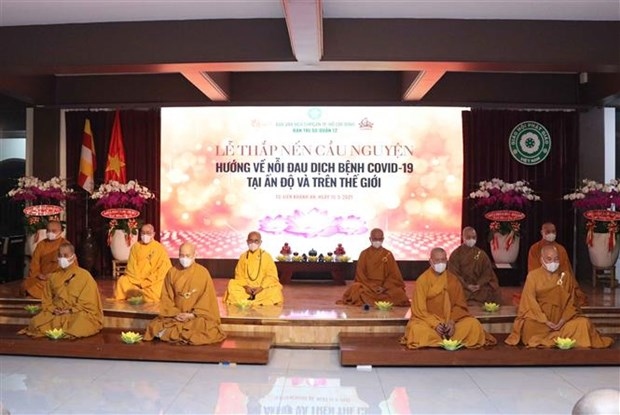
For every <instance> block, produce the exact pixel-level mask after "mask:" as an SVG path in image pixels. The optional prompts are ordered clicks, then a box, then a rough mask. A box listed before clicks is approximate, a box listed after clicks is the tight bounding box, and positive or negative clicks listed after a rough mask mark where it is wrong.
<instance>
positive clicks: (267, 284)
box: [224, 232, 284, 305]
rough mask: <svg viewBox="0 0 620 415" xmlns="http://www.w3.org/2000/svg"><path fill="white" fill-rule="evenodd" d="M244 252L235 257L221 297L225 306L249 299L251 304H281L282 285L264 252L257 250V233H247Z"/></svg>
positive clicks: (282, 298) (258, 241) (273, 264)
mask: <svg viewBox="0 0 620 415" xmlns="http://www.w3.org/2000/svg"><path fill="white" fill-rule="evenodd" d="M247 243H248V250H247V251H245V252H244V253H243V254H241V256H240V257H239V262H237V266H236V267H235V277H234V278H233V279H231V280H230V281H229V282H228V289H227V290H226V293H225V294H224V301H225V302H226V304H238V303H239V302H241V301H246V300H249V301H251V302H252V303H253V304H255V305H275V304H282V302H284V297H283V296H282V284H280V280H278V269H277V268H276V264H275V263H274V262H273V258H272V257H271V255H269V253H268V252H267V251H264V250H262V249H260V245H261V243H262V239H261V235H260V233H258V232H250V233H249V234H248V239H247Z"/></svg>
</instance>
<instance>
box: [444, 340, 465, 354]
mask: <svg viewBox="0 0 620 415" xmlns="http://www.w3.org/2000/svg"><path fill="white" fill-rule="evenodd" d="M439 345H440V346H441V347H443V348H444V349H446V350H450V351H454V350H458V349H460V348H461V347H463V343H461V341H460V340H452V339H443V340H442V341H441V342H440V343H439Z"/></svg>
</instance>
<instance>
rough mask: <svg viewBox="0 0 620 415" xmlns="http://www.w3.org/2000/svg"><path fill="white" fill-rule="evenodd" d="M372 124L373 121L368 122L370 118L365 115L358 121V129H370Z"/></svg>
mask: <svg viewBox="0 0 620 415" xmlns="http://www.w3.org/2000/svg"><path fill="white" fill-rule="evenodd" d="M373 125H374V123H372V122H370V120H369V119H368V118H366V117H364V118H363V119H362V121H360V123H359V126H360V130H372V126H373Z"/></svg>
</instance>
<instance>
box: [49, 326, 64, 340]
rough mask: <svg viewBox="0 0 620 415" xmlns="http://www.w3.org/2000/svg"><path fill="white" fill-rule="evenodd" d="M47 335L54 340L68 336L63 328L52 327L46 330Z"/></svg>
mask: <svg viewBox="0 0 620 415" xmlns="http://www.w3.org/2000/svg"><path fill="white" fill-rule="evenodd" d="M45 335H46V336H47V337H49V338H50V339H52V340H60V339H62V338H63V337H65V336H66V335H65V331H64V330H63V329H50V330H47V331H46V332H45Z"/></svg>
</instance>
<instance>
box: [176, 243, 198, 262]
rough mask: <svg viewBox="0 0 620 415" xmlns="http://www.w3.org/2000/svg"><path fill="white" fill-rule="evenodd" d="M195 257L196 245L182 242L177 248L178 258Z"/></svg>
mask: <svg viewBox="0 0 620 415" xmlns="http://www.w3.org/2000/svg"><path fill="white" fill-rule="evenodd" d="M195 255H196V245H194V244H191V243H189V242H184V243H182V244H181V246H180V247H179V258H182V257H194V256H195Z"/></svg>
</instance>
